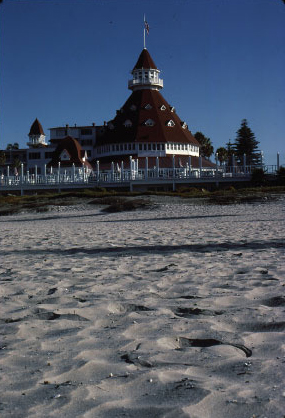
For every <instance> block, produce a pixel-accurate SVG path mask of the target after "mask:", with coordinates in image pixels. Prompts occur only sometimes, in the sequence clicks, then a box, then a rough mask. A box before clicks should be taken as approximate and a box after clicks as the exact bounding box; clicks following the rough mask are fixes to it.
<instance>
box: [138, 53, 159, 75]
mask: <svg viewBox="0 0 285 418" xmlns="http://www.w3.org/2000/svg"><path fill="white" fill-rule="evenodd" d="M141 68H144V69H150V68H151V69H155V70H157V67H156V65H155V63H154V61H153V59H152V58H151V56H150V54H149V52H148V50H147V49H146V48H144V49H143V50H142V52H141V54H140V56H139V58H138V60H137V63H136V65H135V66H134V68H133V71H134V70H140V69H141Z"/></svg>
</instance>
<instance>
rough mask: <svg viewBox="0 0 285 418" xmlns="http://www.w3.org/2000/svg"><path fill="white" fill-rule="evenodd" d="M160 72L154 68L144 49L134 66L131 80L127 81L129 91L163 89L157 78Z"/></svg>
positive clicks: (159, 79) (160, 81)
mask: <svg viewBox="0 0 285 418" xmlns="http://www.w3.org/2000/svg"><path fill="white" fill-rule="evenodd" d="M159 73H160V71H159V70H158V69H157V68H156V65H155V63H154V62H153V59H152V58H151V56H150V54H149V52H148V50H147V49H146V48H144V49H143V50H142V52H141V54H140V56H139V58H138V60H137V63H136V65H135V66H134V68H133V70H132V71H131V74H132V75H133V79H132V80H129V82H128V88H129V89H130V90H133V91H135V90H144V89H151V90H160V89H162V88H163V80H162V79H161V78H159Z"/></svg>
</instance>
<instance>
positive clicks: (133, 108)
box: [130, 104, 137, 112]
mask: <svg viewBox="0 0 285 418" xmlns="http://www.w3.org/2000/svg"><path fill="white" fill-rule="evenodd" d="M130 109H131V110H132V111H133V112H134V111H135V110H137V107H136V105H134V104H132V105H131V107H130Z"/></svg>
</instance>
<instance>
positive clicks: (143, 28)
mask: <svg viewBox="0 0 285 418" xmlns="http://www.w3.org/2000/svg"><path fill="white" fill-rule="evenodd" d="M143 47H144V49H145V15H143Z"/></svg>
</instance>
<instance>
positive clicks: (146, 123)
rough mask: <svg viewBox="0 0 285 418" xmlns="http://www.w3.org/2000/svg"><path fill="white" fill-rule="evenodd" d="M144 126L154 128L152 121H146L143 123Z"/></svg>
mask: <svg viewBox="0 0 285 418" xmlns="http://www.w3.org/2000/svg"><path fill="white" fill-rule="evenodd" d="M144 124H145V125H146V126H154V121H153V120H152V119H148V120H146V121H145V123H144Z"/></svg>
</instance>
